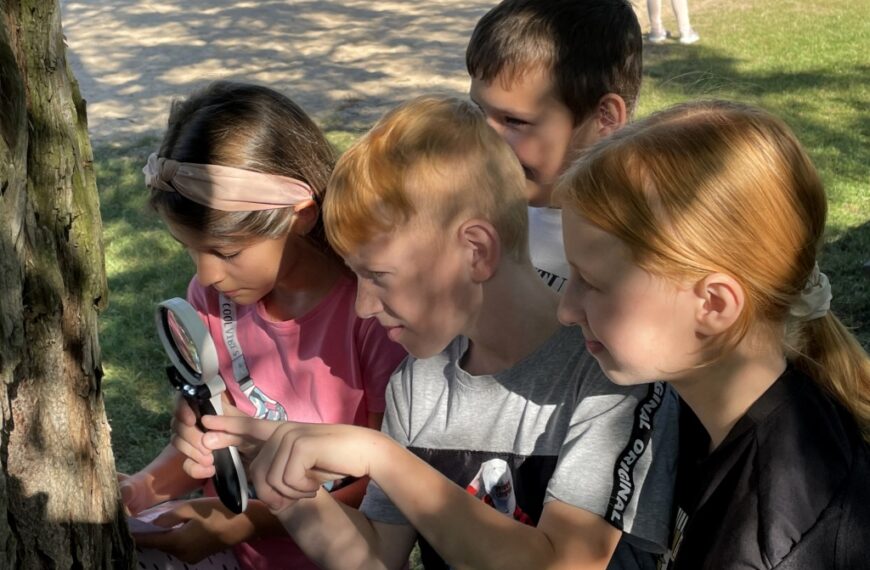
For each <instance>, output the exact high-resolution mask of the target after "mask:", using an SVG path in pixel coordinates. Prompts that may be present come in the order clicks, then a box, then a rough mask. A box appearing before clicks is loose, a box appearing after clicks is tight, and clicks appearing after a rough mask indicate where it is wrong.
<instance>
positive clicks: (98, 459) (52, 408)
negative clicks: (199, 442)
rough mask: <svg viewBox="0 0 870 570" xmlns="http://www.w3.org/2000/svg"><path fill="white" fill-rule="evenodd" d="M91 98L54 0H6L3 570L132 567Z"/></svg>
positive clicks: (1, 268) (0, 320) (0, 414)
mask: <svg viewBox="0 0 870 570" xmlns="http://www.w3.org/2000/svg"><path fill="white" fill-rule="evenodd" d="M100 234H101V222H100V215H99V207H98V199H97V193H96V184H95V179H94V172H93V168H92V154H91V147H90V143H89V141H88V136H87V127H86V117H85V108H84V102H83V101H82V99H81V96H80V94H79V92H78V85H77V84H76V82H75V80H74V78H73V76H72V73H71V71H70V69H69V67H68V65H67V61H66V55H65V47H64V43H63V35H62V31H61V23H60V7H59V5H58V2H57V0H0V568H3V569H6V568H10V569H13V568H24V569H30V568H38V569H43V568H46V569H49V568H84V569H91V568H130V567H133V565H134V562H133V561H132V557H133V553H132V551H133V548H132V541H131V539H130V537H129V534H128V533H127V531H126V527H125V525H124V522H123V516H121V515H122V513H121V507H120V505H119V501H118V490H117V485H116V481H115V462H114V458H113V457H112V453H111V447H110V441H109V427H108V423H107V421H106V415H105V411H104V408H103V399H102V393H101V386H100V382H101V377H102V368H101V364H100V351H99V345H98V343H97V312H98V310H99V309H100V308H102V307H103V306H104V304H105V303H106V280H105V270H104V265H103V249H102V245H101V242H100Z"/></svg>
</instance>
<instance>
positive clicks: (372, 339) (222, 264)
mask: <svg viewBox="0 0 870 570" xmlns="http://www.w3.org/2000/svg"><path fill="white" fill-rule="evenodd" d="M334 160H335V155H334V151H333V149H332V147H331V146H330V145H329V143H328V142H327V141H326V139H325V138H324V137H323V134H322V133H321V132H320V130H319V129H318V128H317V127H316V126H315V125H314V123H313V122H312V121H311V119H310V118H309V117H308V116H307V115H306V114H305V113H304V112H303V111H302V110H301V109H300V108H299V107H298V106H297V105H296V104H294V103H293V102H292V101H290V100H289V99H287V98H286V97H284V96H282V95H280V94H278V93H276V92H274V91H272V90H270V89H267V88H264V87H259V86H253V85H245V84H237V83H227V82H218V83H214V84H212V85H210V86H209V87H207V88H206V89H204V90H202V91H199V92H196V93H194V94H193V95H191V96H190V97H189V98H188V99H186V100H184V101H181V102H176V103H174V104H173V106H172V109H171V112H170V118H169V127H168V129H167V132H166V134H165V135H164V138H163V142H162V144H161V146H160V150H159V152H157V153H155V154H152V155H151V156H150V157H149V159H148V163H147V164H146V166H145V168H144V169H143V171H144V173H145V183H146V186H147V187H148V188H149V189H150V193H151V197H150V203H151V205H152V206H153V207H154V209H155V210H156V211H157V212H158V213H159V214H160V215H161V217H162V218H163V219H164V221H165V222H166V226H167V229H168V230H169V232H170V233H171V234H172V236H173V237H174V238H175V239H176V240H177V241H178V242H179V243H181V244H182V245H183V246H184V247H185V248H187V250H188V252H189V253H190V256H191V258H192V259H193V262H194V264H195V266H196V275H195V277H194V278H193V279H192V280H191V282H190V285H189V287H188V290H187V298H188V301H190V303H191V304H192V305H193V306H194V307H195V308H196V310H197V311H198V312H199V314H200V316H201V318H202V320H203V322H205V324H206V325H207V327H208V328H209V331H210V332H211V335H212V337H213V338H214V340H215V345H216V347H217V349H218V356H219V360H220V370H221V376H222V377H223V378H224V380H225V382H226V384H227V392H228V394H229V396H230V398H231V399H232V400H233V404H234V405H235V406H236V407H237V408H238V410H239V411H240V413H244V414H247V415H251V416H255V417H261V418H268V419H274V420H294V421H301V422H313V423H346V424H356V425H362V426H368V427H371V428H374V429H378V428H379V427H380V422H381V418H382V415H383V411H384V390H385V387H386V383H387V381H388V379H389V376H390V374H391V373H392V371H393V370H394V369H395V368H396V366H397V365H398V363H399V362H400V361H401V359H402V358H403V357H404V352H403V350H402V349H401V347H400V346H399V345H396V344H394V343H393V342H391V341H390V340H389V339H388V338H387V336H386V333H385V331H384V330H383V329H382V328H381V327H380V325H378V323H377V321H375V320H374V319H370V320H365V321H363V320H361V319H359V318H358V317H356V315H355V313H354V301H355V294H356V283H355V281H354V278H353V275H352V273H350V271H349V270H348V269H347V268H346V267H345V266H344V263H343V262H342V260H341V259H340V258H339V257H338V256H337V255H336V254H335V253H334V252H333V251H332V249H331V248H330V246H329V244H328V243H327V241H326V238H325V233H324V229H323V223H322V220H321V217H320V211H319V210H320V204H321V202H322V200H323V193H324V191H325V189H326V182H327V180H328V178H329V175H330V173H331V170H332V167H333V164H334ZM228 330H229V331H231V336H228V334H230V333H228V332H227V331H228ZM235 346H238V347H240V348H241V353H242V359H241V360H242V362H243V364H242V368H241V369H240V368H239V360H240V359H239V357H238V354H237V351H236V350H234V347H235ZM228 347H229V348H228ZM231 349H232V352H233V356H231V354H230V352H231ZM231 413H232V411H231ZM176 429H177V430H183V431H184V435H183V437H175V438H173V439H174V441H173V443H174V444H175V445H177V446H179V449H182V450H184V451H185V453H187V454H197V453H203V454H206V455H208V454H209V452H208V450H206V449H205V448H199V449H195V448H194V447H195V446H194V445H193V444H192V443H191V442H192V441H198V439H199V436H200V435H201V434H199V432H198V430H197V429H196V428H195V427H193V419H192V412H191V411H190V410H189V408H187V407H186V405H184V404H180V405H179V408H178V410H177V412H176ZM179 449H176V447H173V445H168V446H167V447H166V449H164V451H163V452H162V453H161V454H160V455H159V456H158V457H157V458H155V459H154V460H153V461H152V462H151V463H150V464H149V465H148V466H147V467H145V468H144V469H142V470H141V471H139V472H138V473H135V474H134V475H131V476H129V477H124V476H121V478H122V482H121V492H122V496H123V500H124V503H125V505H126V506H127V508H128V509H129V510H130V512H131V513H132V514H134V515H135V514H137V513H140V512H142V511H143V510H145V509H149V508H150V507H152V506H154V505H157V504H158V503H161V502H163V501H166V500H168V499H175V498H178V497H183V496H185V495H186V494H187V493H189V492H190V491H193V490H194V489H197V488H199V487H201V486H203V484H204V483H205V482H206V481H205V479H194V478H192V477H191V476H189V475H187V474H186V473H185V472H184V470H183V463H184V460H185V455H184V454H183V453H182V452H181V451H180V450H179ZM191 474H192V475H196V468H195V467H194V468H193V469H192V471H191ZM365 485H366V482H365V481H362V480H360V481H355V482H347V483H346V484H344V485H339V486H338V488H335V489H333V493H334V495H335V496H336V498H338V499H339V500H341V501H344V502H346V503H348V504H351V505H354V506H355V505H358V504H359V502H360V500H361V499H362V495H363V493H364V490H365ZM209 487H210V485H209V486H206V493H205V495H206V496H205V497H203V498H199V499H190V500H182V501H178V502H174V503H172V506H171V508H169V509H168V510H167V511H166V512H165V513H163V514H162V515H160V516H159V517H158V518H157V519H156V520H155V523H156V524H158V525H159V526H166V527H170V528H171V530H169V531H167V532H163V533H156V534H135V533H134V538H135V539H136V541H137V544H138V545H139V546H140V548H145V549H148V550H144V551H142V550H140V561H142V560H143V559H146V558H147V559H148V561H149V562H151V563H157V564H158V566H157V567H160V568H167V567H173V564H177V565H178V566H179V567H180V566H181V564H180V563H179V562H178V560H180V561H183V562H186V563H192V562H199V564H197V565H196V566H194V567H196V568H201V567H218V568H220V567H222V566H225V565H228V566H226V567H230V566H232V565H233V564H236V563H237V565H238V566H239V567H241V568H252V569H265V568H269V569H280V568H293V569H296V570H298V569H304V568H315V567H316V566H314V564H313V563H311V562H310V561H309V560H308V559H307V558H306V557H305V555H304V554H303V553H302V551H301V550H300V549H299V548H298V547H297V546H296V545H295V544H294V543H293V542H292V540H291V539H290V538H289V537H288V536H287V535H286V531H285V530H284V529H283V527H282V526H281V524H280V522H279V521H278V520H277V519H276V518H275V517H273V516H272V515H271V514H270V513H269V511H268V509H267V508H266V507H265V506H264V505H263V504H262V503H260V502H258V501H256V500H254V501H251V502H250V503H249V505H248V508H247V510H246V511H245V512H244V513H243V514H241V515H236V516H233V514H232V513H230V512H229V511H228V510H227V509H226V508H225V507H224V506H223V505H222V504H221V502H220V500H219V499H218V498H216V497H214V496H213V495H214V493H213V492H211V491H210V490H209ZM229 548H231V549H232V553H229V552H228V551H227V549H229ZM173 557H174V558H177V559H178V560H174V559H173ZM228 558H229V560H228ZM232 558H234V559H235V560H232ZM203 559H207V560H205V561H203ZM148 567H149V568H150V567H151V566H150V565H148Z"/></svg>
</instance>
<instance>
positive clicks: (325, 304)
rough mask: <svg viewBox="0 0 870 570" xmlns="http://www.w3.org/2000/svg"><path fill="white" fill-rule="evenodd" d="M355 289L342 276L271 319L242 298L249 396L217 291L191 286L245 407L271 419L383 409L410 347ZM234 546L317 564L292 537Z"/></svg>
mask: <svg viewBox="0 0 870 570" xmlns="http://www.w3.org/2000/svg"><path fill="white" fill-rule="evenodd" d="M355 297H356V282H355V281H354V280H353V279H351V278H349V277H343V278H342V279H341V280H340V281H339V282H338V283H337V284H336V285H335V286H334V287H333V288H332V290H331V291H330V292H329V293H328V294H327V295H326V297H324V298H323V300H322V301H320V303H318V305H317V306H316V307H314V308H313V309H312V310H310V311H309V312H308V313H306V314H305V315H303V316H302V317H300V318H298V319H293V320H290V321H283V322H276V321H272V320H270V319H269V317H268V316H267V315H266V312H265V308H264V307H263V305H262V303H260V302H258V303H257V304H255V305H249V306H239V305H236V319H237V321H236V322H237V335H238V343H239V345H240V346H241V348H242V352H243V353H244V357H245V363H246V364H247V367H248V372H249V373H250V376H251V378H252V379H253V380H254V384H255V389H254V390H253V391H250V390H249V391H248V392H249V394H250V395H251V397H250V398H249V397H248V396H246V395H245V394H243V393H242V391H241V389H240V387H239V384H238V382H236V381H235V380H234V378H235V376H234V375H233V367H232V361H231V359H230V354H229V351H228V350H227V347H226V345H225V343H224V337H223V333H222V327H223V320H222V318H221V307H220V300H219V296H218V293H217V291H215V290H214V289H212V288H211V287H209V288H207V289H206V288H203V287H202V286H201V285H200V284H199V283H198V282H197V281H196V279H195V278H194V279H193V280H192V281H191V282H190V286H189V287H188V290H187V298H188V301H190V303H191V304H192V305H193V306H194V308H196V310H197V312H198V313H199V314H200V317H201V318H202V319H203V321H204V322H205V323H206V325H207V326H208V329H209V332H210V333H211V336H212V338H213V339H214V343H215V346H216V347H217V351H218V359H219V361H220V372H221V376H222V377H223V379H224V382H225V383H226V385H227V392H228V393H229V395H230V397H231V399H232V400H233V401H234V402H235V404H236V406H237V407H238V408H239V409H240V410H242V411H243V412H245V413H246V414H249V415H257V416H258V417H268V418H270V419H287V420H291V421H299V422H314V423H343V424H356V425H362V426H365V425H367V419H368V413H369V412H372V413H383V411H384V391H385V389H386V385H387V381H388V380H389V378H390V375H391V374H392V372H393V371H394V370H395V369H396V367H397V366H398V365H399V363H400V362H401V361H402V359H403V358H404V357H405V351H404V349H403V348H402V347H401V346H400V345H398V344H395V343H393V342H392V341H391V340H389V339H388V338H387V335H386V331H384V329H383V328H382V327H381V326H380V325H379V324H378V322H377V321H376V320H375V319H365V320H363V319H360V318H359V317H357V316H356V313H355V312H354V300H355ZM252 401H254V402H256V405H255V404H254V403H252ZM234 550H235V553H236V557H237V558H238V560H239V563H240V565H241V566H242V567H243V568H255V569H264V570H265V569H267V568H268V569H281V568H287V569H290V568H293V569H302V568H317V566H315V565H314V564H313V563H312V562H310V561H309V560H308V559H307V558H306V557H305V555H304V554H303V553H302V551H301V550H300V549H299V547H298V546H296V544H295V543H293V541H292V540H291V539H290V538H289V537H287V538H281V539H274V538H272V539H262V540H254V541H251V542H248V543H243V544H240V545H238V546H236V548H235V549H234Z"/></svg>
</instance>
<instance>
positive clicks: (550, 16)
mask: <svg viewBox="0 0 870 570" xmlns="http://www.w3.org/2000/svg"><path fill="white" fill-rule="evenodd" d="M642 59H643V39H642V36H641V31H640V24H639V23H638V21H637V16H636V15H635V13H634V9H633V8H632V6H631V3H630V2H628V0H503V1H502V2H500V3H499V4H498V5H497V6H496V7H495V8H493V9H492V10H490V11H489V12H487V13H486V14H485V15H484V16H483V17H482V18H481V19H480V20H479V21H478V22H477V26H475V28H474V32H473V33H472V35H471V40H470V41H469V43H468V48H467V50H466V52H465V64H466V67H467V69H468V73H469V75H470V76H471V77H473V78H476V79H480V80H483V81H486V82H491V81H494V80H495V79H498V80H499V81H500V82H502V85H503V86H504V87H509V86H510V85H511V84H512V83H513V82H514V81H516V80H517V79H519V78H521V77H522V76H523V74H525V73H526V72H528V71H531V70H536V69H540V70H545V71H546V70H548V69H549V70H551V71H552V77H553V80H554V81H555V84H556V87H557V89H558V96H559V98H560V99H561V100H562V102H563V103H564V104H565V106H567V107H568V108H569V109H570V110H571V112H572V113H573V114H574V122H575V124H577V123H579V122H580V121H582V120H583V119H585V118H586V117H587V116H588V115H589V113H590V112H591V111H593V110H594V109H595V106H596V104H597V103H598V101H599V100H600V99H601V98H602V97H603V96H604V95H606V94H608V93H615V94H616V95H619V96H620V97H622V99H623V100H624V101H625V104H626V107H627V109H628V112H629V114H631V112H632V111H633V110H634V105H635V103H636V101H637V95H638V91H639V90H640V82H641V73H642V71H643V62H642Z"/></svg>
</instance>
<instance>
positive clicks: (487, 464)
mask: <svg viewBox="0 0 870 570" xmlns="http://www.w3.org/2000/svg"><path fill="white" fill-rule="evenodd" d="M467 348H468V340H467V339H465V338H463V337H459V338H457V339H455V340H454V341H453V342H452V343H451V344H450V346H448V347H447V348H446V349H445V350H444V352H442V353H441V354H439V355H437V356H434V357H432V358H427V359H423V360H417V359H415V358H413V357H408V359H406V360H405V362H404V363H403V364H402V365H401V366H400V367H399V369H398V370H397V371H396V372H395V373H394V374H393V376H392V378H391V379H390V383H389V385H388V387H387V394H386V398H387V409H386V413H385V417H384V423H383V428H382V429H383V431H384V432H385V433H387V434H388V435H390V436H391V437H392V438H393V439H395V440H396V441H397V442H399V443H400V444H402V445H403V446H405V447H407V448H408V449H409V450H410V451H412V452H413V453H415V454H416V455H418V456H419V457H421V458H423V459H424V460H425V461H427V462H428V463H429V464H430V465H432V466H433V467H435V468H436V469H437V470H438V471H440V472H441V473H442V474H444V475H445V476H446V477H447V478H449V479H451V480H452V481H454V482H456V483H457V484H459V485H460V486H462V487H464V488H466V489H467V490H468V491H469V493H472V494H474V495H476V496H478V497H480V498H481V500H483V501H485V502H487V503H488V504H490V505H492V506H494V507H495V508H498V509H500V510H502V511H503V512H505V513H507V514H509V515H512V516H514V517H515V518H516V519H518V520H520V521H523V522H526V523H529V524H536V523H537V522H538V519H539V518H540V515H541V511H542V509H543V506H544V504H545V503H546V502H547V501H551V500H558V501H562V502H565V503H568V504H570V505H573V506H576V507H579V508H581V509H584V510H587V511H590V512H592V513H595V514H598V515H600V516H601V517H602V518H604V519H605V520H606V521H608V522H609V523H610V524H612V525H613V526H615V527H617V528H619V529H621V530H623V532H624V533H625V534H624V535H623V539H622V540H621V541H620V545H619V546H618V547H617V554H616V555H615V556H614V563H612V564H611V567H626V568H629V567H632V568H636V567H638V566H639V565H640V566H646V565H647V564H646V563H647V562H648V563H649V564H653V557H652V556H651V555H648V554H647V553H657V554H658V553H661V552H664V550H665V547H666V544H667V539H668V529H669V526H668V525H669V523H670V520H671V500H672V496H673V482H674V470H675V461H676V451H677V449H676V446H677V399H676V395H675V394H674V393H673V392H672V391H671V390H669V389H667V388H666V387H665V385H664V384H661V383H656V384H647V385H641V386H630V387H624V386H617V385H616V384H613V383H611V382H610V381H609V380H608V379H607V378H606V377H605V376H604V374H603V373H602V372H601V370H600V368H599V367H598V364H597V363H596V362H595V359H594V358H592V357H591V356H590V355H589V354H588V353H587V352H586V349H585V345H584V342H583V337H582V334H581V333H580V331H579V329H577V328H574V327H560V329H559V330H558V331H557V332H556V333H555V334H554V335H553V336H552V337H550V339H548V340H547V341H546V342H545V343H544V344H543V345H542V346H540V347H539V348H538V349H537V350H535V351H534V352H533V353H532V354H530V355H529V356H527V357H526V358H524V359H523V360H522V361H520V362H519V363H517V364H516V365H514V366H513V367H511V368H510V369H508V370H505V371H502V372H499V373H497V374H494V375H485V376H472V375H470V374H468V373H467V372H465V371H464V370H462V368H461V366H460V364H459V363H460V361H461V358H462V356H463V354H464V353H465V351H466V350H467ZM653 425H654V426H655V429H651V428H652V426H653ZM360 508H361V510H362V511H363V512H364V513H365V514H366V516H367V517H368V518H369V519H371V520H375V521H381V522H386V523H392V524H407V520H406V519H405V518H404V516H403V515H402V513H401V512H399V510H398V509H397V508H396V507H395V506H394V505H393V504H392V502H391V501H390V500H389V498H387V496H386V495H385V494H384V493H383V491H382V490H381V489H380V488H379V487H378V486H377V485H376V484H374V483H371V484H370V485H369V489H368V492H367V494H366V497H365V499H364V501H363V504H362V506H361V507H360ZM421 548H422V551H423V560H424V563H425V564H426V568H439V567H446V566H444V565H443V561H441V560H440V558H438V557H437V554H436V553H435V552H434V551H433V550H432V549H431V548H429V547H428V545H426V544H425V543H424V542H423V541H421ZM629 560H630V561H631V562H626V563H625V564H620V561H629ZM639 560H640V561H643V563H642V564H641V563H640V562H638V561H639Z"/></svg>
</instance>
